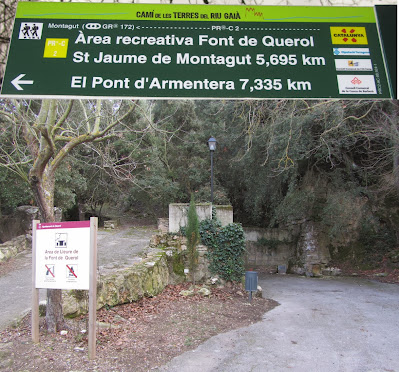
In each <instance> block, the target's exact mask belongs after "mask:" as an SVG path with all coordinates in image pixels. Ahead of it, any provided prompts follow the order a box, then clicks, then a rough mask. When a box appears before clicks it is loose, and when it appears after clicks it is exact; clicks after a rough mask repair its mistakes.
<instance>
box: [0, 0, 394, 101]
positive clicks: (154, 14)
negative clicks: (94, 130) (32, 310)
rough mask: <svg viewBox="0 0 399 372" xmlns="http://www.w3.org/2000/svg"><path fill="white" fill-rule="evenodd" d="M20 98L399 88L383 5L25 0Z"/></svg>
mask: <svg viewBox="0 0 399 372" xmlns="http://www.w3.org/2000/svg"><path fill="white" fill-rule="evenodd" d="M2 94H3V95H6V96H11V97H18V96H23V97H42V98H46V97H121V98H133V97H153V98H173V97H175V98H216V99H217V98H237V99H239V98H254V99H258V98H294V99H295V98H342V99H347V98H365V99H370V98H378V99H381V98H391V97H393V92H392V89H391V87H390V83H389V78H388V76H387V72H386V66H385V61H384V56H383V52H382V48H381V42H380V35H379V31H378V27H377V21H376V16H375V12H374V8H372V7H320V6H319V7H317V6H315V7H302V6H222V5H220V6H217V5H212V6H207V5H174V4H167V5H165V4H157V5H155V4H103V3H101V4H99V3H96V4H94V3H48V2H20V3H19V4H18V9H17V14H16V20H15V25H14V30H13V35H12V42H11V47H10V52H9V57H8V63H7V67H6V72H5V78H4V82H3V88H2Z"/></svg>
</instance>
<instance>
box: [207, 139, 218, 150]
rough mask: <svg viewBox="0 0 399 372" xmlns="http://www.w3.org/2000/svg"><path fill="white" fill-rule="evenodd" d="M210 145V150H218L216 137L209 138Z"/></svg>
mask: <svg viewBox="0 0 399 372" xmlns="http://www.w3.org/2000/svg"><path fill="white" fill-rule="evenodd" d="M208 146H209V150H211V151H215V150H216V139H215V138H213V137H211V138H209V140H208Z"/></svg>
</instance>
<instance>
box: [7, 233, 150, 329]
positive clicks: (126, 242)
mask: <svg viewBox="0 0 399 372" xmlns="http://www.w3.org/2000/svg"><path fill="white" fill-rule="evenodd" d="M156 232H157V230H156V228H155V227H153V226H150V227H123V228H120V229H116V230H107V231H105V230H103V229H100V230H99V231H98V235H97V246H98V266H99V268H100V273H101V274H105V273H106V272H108V271H109V270H113V269H115V268H117V267H123V266H128V265H131V264H133V263H134V262H138V261H140V257H139V255H140V253H141V252H142V251H143V250H144V248H145V247H147V246H148V244H149V242H150V239H151V236H152V235H154V234H155V233H156ZM12 265H13V266H12V270H10V271H9V272H8V273H6V274H5V275H3V276H0V299H2V304H1V312H0V329H4V328H5V327H7V326H8V325H9V324H11V323H12V322H13V321H14V320H16V319H18V318H19V317H20V315H21V314H24V313H25V312H27V311H29V310H30V308H31V301H32V300H31V298H32V252H31V251H25V252H22V253H21V254H19V255H18V256H17V257H15V258H14V259H12ZM45 298H46V290H44V289H41V290H40V299H41V300H45Z"/></svg>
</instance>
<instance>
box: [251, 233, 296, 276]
mask: <svg viewBox="0 0 399 372" xmlns="http://www.w3.org/2000/svg"><path fill="white" fill-rule="evenodd" d="M244 233H245V240H246V251H247V253H246V255H245V264H246V267H247V268H262V269H266V270H268V271H274V272H275V271H277V268H278V266H281V265H286V267H288V263H289V260H290V258H291V256H292V254H293V251H294V249H293V248H294V243H293V237H292V235H291V234H290V232H289V231H288V230H283V229H262V228H248V227H244Z"/></svg>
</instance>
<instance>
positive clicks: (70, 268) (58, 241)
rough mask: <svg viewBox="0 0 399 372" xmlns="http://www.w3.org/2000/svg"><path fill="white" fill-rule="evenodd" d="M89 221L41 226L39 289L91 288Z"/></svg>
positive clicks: (38, 244)
mask: <svg viewBox="0 0 399 372" xmlns="http://www.w3.org/2000/svg"><path fill="white" fill-rule="evenodd" d="M89 274H90V221H76V222H75V221H74V222H53V223H39V224H38V225H37V231H36V278H35V283H36V288H50V289H80V290H88V289H89V278H90V275H89Z"/></svg>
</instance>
